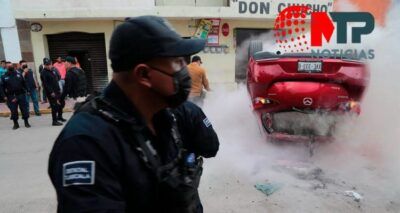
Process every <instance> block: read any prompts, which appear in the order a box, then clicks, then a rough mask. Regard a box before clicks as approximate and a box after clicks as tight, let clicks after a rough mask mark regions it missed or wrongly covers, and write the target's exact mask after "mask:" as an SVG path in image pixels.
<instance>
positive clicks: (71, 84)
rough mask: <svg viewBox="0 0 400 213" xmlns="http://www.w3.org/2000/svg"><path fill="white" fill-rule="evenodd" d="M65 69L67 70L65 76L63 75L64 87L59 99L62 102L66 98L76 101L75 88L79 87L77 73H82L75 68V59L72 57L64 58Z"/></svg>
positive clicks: (76, 89) (76, 93)
mask: <svg viewBox="0 0 400 213" xmlns="http://www.w3.org/2000/svg"><path fill="white" fill-rule="evenodd" d="M65 67H66V68H67V74H66V75H65V85H64V90H63V92H62V95H61V99H62V100H64V99H65V98H66V97H67V96H68V97H70V98H73V99H76V98H78V97H79V94H78V88H77V87H78V86H79V85H78V82H79V79H78V75H77V73H80V72H83V71H82V70H81V69H80V68H78V67H77V66H76V61H75V57H72V56H67V57H66V58H65Z"/></svg>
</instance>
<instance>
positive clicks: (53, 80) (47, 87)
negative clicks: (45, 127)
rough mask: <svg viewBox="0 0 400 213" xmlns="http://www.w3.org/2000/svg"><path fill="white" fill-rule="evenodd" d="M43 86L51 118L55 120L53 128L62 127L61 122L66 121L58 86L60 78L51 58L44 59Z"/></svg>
mask: <svg viewBox="0 0 400 213" xmlns="http://www.w3.org/2000/svg"><path fill="white" fill-rule="evenodd" d="M41 79H42V84H43V88H44V91H45V93H46V96H47V98H48V100H49V103H50V108H51V116H52V119H53V122H52V125H53V126H61V125H62V123H60V122H59V121H66V120H65V119H63V117H62V107H61V104H60V95H61V94H60V86H59V84H58V76H57V73H56V72H55V70H54V69H53V68H52V64H51V60H50V59H49V58H44V59H43V70H42V74H41Z"/></svg>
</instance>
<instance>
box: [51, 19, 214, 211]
mask: <svg viewBox="0 0 400 213" xmlns="http://www.w3.org/2000/svg"><path fill="white" fill-rule="evenodd" d="M204 45H205V41H204V40H198V39H182V38H181V37H180V36H179V35H178V34H177V33H176V32H175V31H174V30H173V29H172V28H171V27H170V25H169V23H168V22H167V21H166V20H164V19H162V18H159V17H154V16H143V17H137V18H130V19H127V20H125V22H124V23H122V24H121V25H119V26H118V27H117V28H116V29H115V31H114V33H113V35H112V38H111V42H110V53H109V56H110V59H111V62H112V68H113V71H114V73H113V80H112V81H111V82H110V84H109V85H108V86H107V88H106V89H105V90H104V92H103V93H102V94H101V95H100V96H98V97H95V98H92V99H91V100H88V101H87V103H85V104H83V106H81V107H80V108H79V109H78V110H77V112H76V113H75V114H74V116H73V117H72V118H71V119H70V121H69V122H68V123H67V125H66V126H65V128H64V129H63V130H62V132H61V133H60V135H59V137H58V138H57V140H56V142H55V144H54V147H53V149H52V151H51V154H50V158H49V176H50V179H51V180H52V183H53V185H54V187H55V189H56V192H57V196H58V212H178V213H179V212H202V207H201V203H200V200H199V197H198V192H197V187H198V184H199V181H200V176H201V171H202V167H201V163H202V159H201V156H204V157H211V156H215V154H216V152H217V151H218V144H219V143H218V138H217V136H216V134H215V132H214V130H213V128H212V125H211V123H210V122H209V121H208V119H207V118H206V117H205V115H204V113H202V111H201V109H199V108H198V107H195V106H193V104H189V105H187V104H184V105H181V104H182V103H184V102H185V100H186V99H187V97H188V95H189V92H190V84H191V82H190V77H189V74H188V71H187V68H186V63H185V62H184V58H183V57H181V56H185V55H191V54H194V53H197V52H199V51H201V50H202V49H203V48H204ZM180 105H181V106H180ZM176 107H178V108H176ZM192 107H193V108H192ZM191 116H193V117H197V119H196V120H192V117H191ZM184 123H186V125H185V124H184ZM189 124H190V125H192V127H191V126H190V125H189ZM182 126H185V127H186V129H185V131H188V129H189V128H190V131H188V134H187V135H185V136H184V135H181V134H180V133H182V132H183V131H184V130H183V129H182ZM180 128H181V129H180ZM192 128H193V129H192ZM195 128H199V129H200V130H201V131H200V132H196V129H195ZM204 132H206V134H203V133H204ZM189 133H190V134H189ZM202 134H203V135H202ZM196 136H197V137H198V138H192V137H196ZM192 139H193V140H192ZM196 139H197V140H196ZM201 140H212V141H203V143H204V146H210V148H203V147H202V145H201V144H200V143H201Z"/></svg>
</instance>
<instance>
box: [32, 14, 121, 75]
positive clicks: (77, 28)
mask: <svg viewBox="0 0 400 213" xmlns="http://www.w3.org/2000/svg"><path fill="white" fill-rule="evenodd" d="M41 24H42V26H43V30H42V31H40V32H31V40H32V48H33V55H34V61H35V64H36V66H39V65H40V64H41V63H42V62H43V58H44V57H49V52H48V46H47V39H46V35H49V34H57V33H64V32H72V31H74V32H85V33H104V37H105V41H104V42H105V46H106V55H107V67H108V70H109V77H111V72H110V71H111V62H110V61H109V60H108V50H109V46H110V44H109V42H110V38H111V33H112V31H113V30H114V22H113V21H112V20H109V21H64V22H55V21H48V22H41Z"/></svg>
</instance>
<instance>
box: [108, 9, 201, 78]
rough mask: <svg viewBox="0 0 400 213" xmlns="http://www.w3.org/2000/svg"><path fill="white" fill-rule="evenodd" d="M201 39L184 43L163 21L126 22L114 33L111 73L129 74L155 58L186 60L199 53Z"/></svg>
mask: <svg viewBox="0 0 400 213" xmlns="http://www.w3.org/2000/svg"><path fill="white" fill-rule="evenodd" d="M205 43H206V40H204V39H195V38H192V39H183V38H182V37H181V36H180V35H179V34H178V33H177V32H175V30H174V29H173V28H172V27H171V24H170V23H169V22H168V21H167V20H165V19H164V18H161V17H157V16H140V17H135V18H127V19H125V21H124V22H123V23H122V24H121V25H119V26H118V27H117V28H116V29H115V30H114V32H113V34H112V36H111V41H110V52H109V58H110V60H111V63H112V64H111V66H112V68H113V70H114V72H118V71H128V70H130V69H132V68H133V67H134V66H136V65H137V64H139V63H144V62H146V61H147V60H150V59H152V58H155V57H180V56H189V55H193V54H195V53H198V52H200V51H201V50H202V49H203V48H204V46H205Z"/></svg>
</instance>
